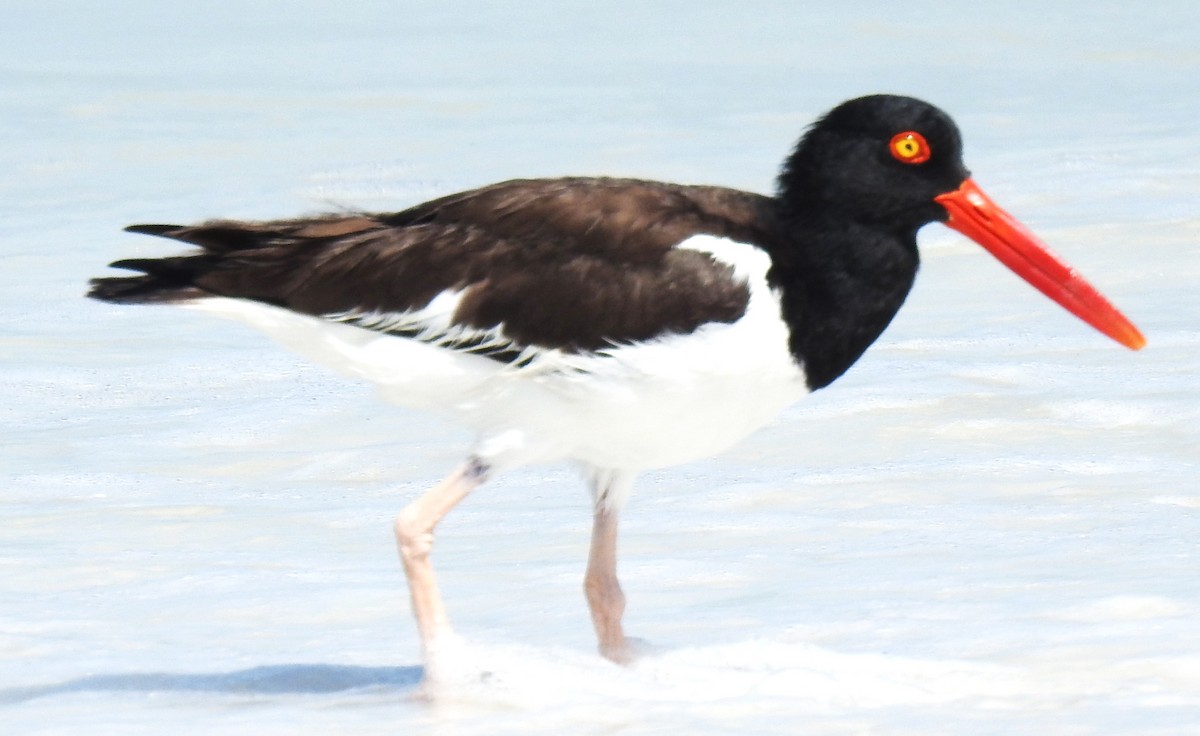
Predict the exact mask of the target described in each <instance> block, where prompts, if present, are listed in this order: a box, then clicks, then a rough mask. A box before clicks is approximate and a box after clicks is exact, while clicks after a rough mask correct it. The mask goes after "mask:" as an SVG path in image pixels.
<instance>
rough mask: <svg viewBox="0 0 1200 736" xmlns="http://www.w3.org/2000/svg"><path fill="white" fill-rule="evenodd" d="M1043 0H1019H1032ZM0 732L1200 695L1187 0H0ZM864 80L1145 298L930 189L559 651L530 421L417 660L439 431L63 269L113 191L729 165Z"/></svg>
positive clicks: (1072, 729) (692, 728)
mask: <svg viewBox="0 0 1200 736" xmlns="http://www.w3.org/2000/svg"><path fill="white" fill-rule="evenodd" d="M1034 18H1036V20H1034ZM0 21H2V25H3V26H4V27H5V29H6V30H5V37H6V38H5V43H4V44H0V111H2V113H3V114H0V140H3V141H4V143H3V144H2V145H0V163H2V164H3V165H2V166H0V212H2V214H3V217H0V248H3V254H4V256H5V258H4V264H5V276H6V278H5V279H4V289H2V290H0V348H2V350H3V354H4V356H5V360H4V361H3V362H2V363H0V380H2V381H3V385H4V386H5V387H6V388H5V391H4V398H3V400H0V419H2V421H0V433H2V435H0V466H2V467H3V469H4V480H5V482H4V484H3V486H0V499H2V501H3V505H4V509H5V513H4V517H3V521H0V570H2V575H0V722H3V723H4V724H5V726H4V731H5V733H14V734H56V733H79V732H87V733H98V734H100V733H133V732H151V733H160V732H168V731H169V732H172V733H181V734H187V733H205V734H212V733H222V734H224V733H247V734H271V733H296V732H313V733H343V732H346V733H349V732H353V733H356V734H365V733H393V732H400V733H426V732H428V733H454V734H458V733H481V734H484V733H486V734H500V733H514V734H515V733H520V734H532V733H546V734H563V733H581V734H588V733H596V734H599V733H606V734H612V733H644V732H662V733H672V732H690V733H731V734H732V733H813V734H844V733H887V734H893V733H899V734H905V733H912V734H917V733H920V734H928V733H1130V734H1134V733H1136V734H1155V733H1172V734H1174V733H1192V732H1195V731H1197V730H1200V623H1197V622H1198V620H1200V618H1198V615H1200V578H1198V577H1197V575H1196V569H1197V564H1196V563H1197V552H1196V539H1197V538H1200V534H1198V532H1200V484H1198V483H1197V481H1196V477H1197V475H1198V472H1197V471H1198V466H1200V451H1198V449H1197V441H1196V437H1197V435H1198V432H1200V398H1198V395H1200V392H1198V390H1197V389H1198V388H1200V386H1198V384H1197V380H1196V365H1197V359H1198V357H1200V328H1198V327H1197V323H1198V318H1200V296H1198V292H1197V289H1196V288H1195V284H1196V283H1197V282H1198V281H1200V246H1198V245H1197V243H1198V242H1200V217H1197V214H1196V212H1197V206H1196V202H1197V201H1198V197H1200V174H1198V172H1200V148H1198V146H1197V137H1196V133H1195V120H1196V119H1198V117H1200V115H1198V113H1200V82H1198V81H1197V80H1200V52H1197V51H1196V48H1195V42H1194V28H1195V27H1196V23H1197V21H1200V10H1197V9H1196V8H1195V6H1194V3H1184V2H1173V3H1159V4H1156V5H1154V6H1153V7H1151V8H1140V9H1137V10H1134V9H1132V8H1131V7H1129V6H1127V5H1126V4H1121V3H1087V4H1083V3H1078V4H1077V3H1060V4H1055V5H1047V4H1045V3H1037V4H1035V3H1004V4H1000V3H997V4H992V5H987V6H981V7H976V8H972V9H971V10H969V11H966V10H962V9H955V10H952V11H950V10H946V9H945V8H944V5H943V4H935V3H921V2H917V3H909V4H907V5H906V6H904V7H903V8H897V7H896V6H895V5H894V4H887V3H872V2H868V3H859V4H857V5H855V6H854V7H853V8H846V9H838V10H834V9H804V8H799V7H797V6H796V4H795V3H790V2H789V3H784V2H779V3H767V2H764V3H755V4H752V5H750V6H744V7H743V6H739V8H738V10H736V11H732V10H729V9H725V8H718V7H717V6H715V5H714V6H705V5H703V4H697V3H694V2H687V3H684V2H662V1H660V2H647V3H639V4H637V5H636V6H631V7H628V8H622V9H615V10H614V9H613V8H612V7H611V6H607V7H592V6H574V5H572V4H569V3H526V4H523V5H522V6H521V7H520V8H519V9H518V8H513V7H504V8H500V7H496V8H479V7H475V6H470V5H466V4H455V3H446V2H439V3H432V2H427V3H406V4H405V5H404V7H403V9H400V8H397V7H396V6H395V4H388V3H369V2H351V3H341V4H339V7H338V8H337V9H336V10H335V9H333V7H332V6H326V5H325V4H321V3H289V4H286V5H283V4H273V3H267V2H259V3H248V4H242V5H239V6H238V9H237V10H236V11H234V10H232V9H230V10H227V11H224V12H222V13H220V14H214V13H213V12H212V11H211V10H210V9H207V8H204V7H200V6H196V7H190V8H189V7H182V8H180V7H171V6H169V5H166V4H152V3H140V2H119V3H110V4H108V5H106V6H105V8H104V9H103V10H98V9H96V8H95V7H93V5H92V4H88V3H71V2H59V3H44V4H38V5H36V6H33V5H30V6H29V7H27V8H12V7H8V8H5V9H4V10H2V11H0ZM875 91H893V92H900V93H909V94H916V95H919V96H922V97H925V98H927V99H929V100H931V101H934V102H936V103H937V104H939V105H941V106H943V107H944V108H945V109H947V110H948V111H950V112H951V113H952V114H953V115H954V116H955V117H956V119H957V120H958V121H959V123H960V125H961V127H962V128H963V129H964V134H965V137H966V142H967V158H968V165H970V166H972V167H973V171H974V174H975V176H976V179H977V180H978V181H979V182H980V183H981V184H983V185H984V186H985V187H986V188H987V189H988V190H989V191H990V193H991V194H992V195H993V196H994V197H995V198H996V199H998V200H999V201H1001V202H1002V203H1003V204H1005V205H1006V206H1007V207H1008V208H1009V209H1010V210H1012V211H1014V212H1015V213H1016V214H1018V215H1019V216H1021V217H1022V219H1023V220H1025V221H1026V222H1027V223H1028V224H1029V225H1030V226H1031V227H1033V229H1035V230H1036V231H1038V232H1039V233H1040V234H1041V235H1042V236H1043V237H1044V238H1045V239H1046V240H1048V241H1050V242H1051V243H1053V244H1054V246H1055V248H1056V249H1057V250H1059V251H1060V252H1061V253H1063V255H1065V256H1066V257H1067V258H1068V259H1069V260H1070V261H1071V262H1072V263H1074V264H1075V265H1076V266H1077V267H1079V268H1080V270H1081V271H1083V272H1084V273H1086V274H1087V275H1088V277H1089V278H1090V279H1092V280H1093V281H1094V282H1095V283H1097V284H1098V285H1100V286H1101V288H1102V289H1103V290H1104V291H1105V292H1106V293H1107V294H1108V295H1109V296H1110V297H1111V298H1112V299H1113V300H1114V301H1116V302H1117V303H1118V304H1119V305H1120V306H1121V307H1122V308H1123V309H1124V310H1125V311H1126V312H1127V313H1128V314H1129V315H1130V316H1131V317H1132V318H1133V319H1134V321H1135V322H1137V323H1138V324H1139V326H1141V327H1142V328H1143V330H1144V331H1145V332H1146V333H1147V335H1148V337H1149V340H1150V345H1149V347H1147V348H1146V349H1145V350H1144V351H1142V352H1140V353H1136V354H1134V353H1129V352H1127V351H1124V350H1122V349H1120V348H1118V347H1116V346H1114V345H1112V344H1110V343H1108V342H1107V341H1106V340H1104V339H1103V338H1101V337H1098V336H1096V335H1095V334H1093V333H1091V332H1090V331H1089V330H1087V328H1085V327H1083V326H1081V325H1080V324H1079V323H1077V322H1076V321H1075V320H1073V318H1071V317H1070V316H1069V315H1066V314H1065V313H1061V312H1060V311H1059V310H1058V308H1057V307H1055V306H1054V305H1052V304H1050V303H1049V302H1047V301H1046V300H1044V299H1043V298H1042V297H1040V296H1039V295H1037V294H1036V293H1035V292H1033V291H1032V290H1030V289H1029V288H1028V287H1027V286H1025V285H1023V284H1021V283H1020V282H1019V281H1018V280H1017V279H1015V278H1014V277H1012V276H1011V275H1010V274H1008V273H1007V272H1006V271H1004V270H1003V269H1002V268H1000V267H998V266H997V265H996V264H995V263H994V262H992V261H991V259H990V258H988V257H987V256H986V255H983V254H982V253H981V252H980V251H979V250H978V249H977V248H975V247H974V246H973V245H971V244H969V243H965V242H963V240H962V239H961V238H960V237H959V236H957V235H955V234H953V233H951V232H949V231H947V230H945V229H944V228H938V227H936V226H931V227H930V228H928V230H927V231H926V232H923V233H922V246H923V250H924V266H923V269H922V273H921V276H920V278H919V280H918V286H917V288H916V290H915V291H914V292H913V294H912V296H911V297H910V299H909V303H908V304H907V305H906V307H905V309H904V310H903V311H902V312H901V314H900V316H899V317H898V318H897V320H896V322H895V323H894V325H893V326H892V327H891V328H890V329H889V331H888V333H887V334H886V335H885V336H884V338H883V339H881V341H880V342H879V344H878V345H877V346H875V347H874V348H873V349H872V351H870V352H869V353H868V355H867V357H866V358H864V360H863V361H862V362H861V363H860V364H859V365H858V366H856V367H855V369H854V370H852V371H851V372H850V373H849V374H848V375H847V376H846V377H844V378H843V379H842V380H840V381H839V382H838V383H836V384H835V385H834V386H833V387H831V388H830V389H828V390H826V391H822V392H819V393H817V394H815V395H814V396H812V397H811V398H810V399H808V400H806V401H805V402H803V403H801V404H799V405H797V406H795V407H794V408H792V409H790V410H789V411H788V412H786V413H785V415H784V416H782V417H781V418H780V420H779V421H778V422H777V423H776V425H775V426H773V427H771V428H768V429H767V430H764V431H763V432H761V433H759V434H758V435H756V436H754V437H753V438H751V439H750V440H748V441H747V442H746V443H744V444H743V445H742V446H740V447H738V448H737V449H735V450H733V451H731V452H729V453H727V454H726V455H724V456H722V457H720V458H714V459H712V460H708V461H705V462H701V463H696V464H693V465H688V466H685V467H681V468H676V469H672V470H666V471H661V472H655V473H649V474H647V475H646V476H645V477H643V478H642V479H641V481H640V483H639V486H638V489H637V492H636V494H635V497H634V500H633V501H632V503H631V504H630V507H629V509H628V512H627V513H626V515H625V520H624V522H623V539H622V570H621V571H622V577H623V582H624V584H625V588H626V592H627V594H628V596H629V601H630V608H629V613H628V622H629V628H630V630H631V631H632V632H633V633H634V634H636V635H638V636H640V637H642V638H644V639H646V640H647V641H648V642H649V643H650V645H651V647H652V649H651V651H650V653H648V654H647V655H646V656H645V657H644V658H643V659H642V660H641V661H640V662H639V663H638V664H637V665H636V666H634V667H632V668H630V669H620V668H617V667H615V666H612V665H610V664H608V663H606V662H604V661H603V660H601V659H599V658H598V657H597V656H596V655H594V654H593V652H592V646H593V642H592V635H591V629H590V624H589V622H588V619H587V614H586V611H585V607H584V604H583V600H582V595H581V591H580V577H581V574H582V567H583V563H584V559H585V556H586V548H587V532H588V525H589V514H588V509H587V498H586V493H585V491H584V488H583V484H582V482H581V481H580V480H579V479H577V478H576V477H575V476H574V474H573V473H572V472H571V471H570V470H569V469H566V468H559V467H549V468H530V469H525V470H522V471H519V472H514V473H511V474H509V475H507V476H505V477H502V478H500V479H498V480H497V481H496V482H494V483H493V484H491V485H489V486H488V487H486V488H485V489H484V490H482V491H481V492H479V493H478V494H477V495H476V496H475V497H473V498H471V499H470V500H469V501H468V502H467V503H465V504H464V505H463V506H462V507H461V508H459V509H457V510H456V511H455V512H454V514H452V515H451V516H450V517H449V518H448V519H447V520H446V522H445V523H444V525H443V526H442V527H440V528H439V529H440V537H439V545H438V548H437V564H438V565H439V573H440V575H441V578H442V584H443V589H444V592H445V594H446V598H447V603H448V606H449V608H450V612H451V614H452V616H453V617H454V619H455V622H456V624H457V626H458V629H459V630H460V632H461V633H462V634H463V635H464V637H465V639H466V642H465V643H464V644H463V646H462V648H461V651H458V652H456V654H455V656H454V657H452V658H450V659H449V662H448V664H447V676H446V681H445V682H444V683H442V684H441V685H440V686H439V687H437V688H435V689H433V690H432V691H431V690H427V689H423V688H422V687H421V686H420V685H419V681H420V676H421V669H420V663H419V653H418V646H417V641H416V637H415V630H414V627H413V625H412V623H411V620H410V618H409V615H408V608H407V597H406V595H405V592H404V588H403V581H402V578H401V575H400V571H399V566H398V564H397V562H396V560H395V552H394V546H393V541H392V539H391V532H390V520H391V518H392V516H393V515H394V514H395V512H396V511H397V510H398V509H399V508H400V507H401V506H402V505H403V503H404V502H405V500H406V499H408V498H411V497H412V496H413V495H414V494H416V493H418V492H419V491H420V490H421V489H423V488H425V487H427V486H428V485H430V484H431V483H432V482H434V481H435V480H436V479H437V478H438V477H439V476H440V475H442V474H443V473H445V472H446V471H447V470H448V469H450V468H451V467H453V466H454V465H455V464H456V463H457V462H458V460H459V459H460V456H461V454H462V452H463V451H464V449H465V446H466V443H467V442H468V441H469V437H468V436H467V435H466V434H464V433H463V432H461V431H460V430H458V429H456V428H454V427H451V426H448V425H445V424H442V423H440V422H439V421H438V420H436V419H434V418H431V417H427V416H424V415H417V414H410V413H407V412H404V411H402V410H398V409H395V408H392V407H388V406H384V405H382V404H379V403H378V402H377V401H376V400H375V399H374V398H373V396H372V395H371V392H370V390H369V388H367V387H363V386H358V385H354V384H352V383H346V382H344V381H342V380H341V379H338V378H336V377H332V376H329V375H327V374H325V373H324V372H322V371H321V370H320V369H317V368H314V367H311V366H308V365H305V364H304V363H302V362H300V361H298V360H297V359H294V358H293V357H291V356H290V355H287V354H285V353H283V352H282V351H279V350H277V349H276V348H274V347H273V346H271V345H270V344H268V343H267V342H266V341H265V340H263V339H262V338H260V337H259V336H258V335H256V334H253V333H251V332H249V331H248V330H245V329H243V328H241V327H239V326H237V325H232V324H226V323H223V322H220V321H218V320H213V319H211V318H205V317H203V316H201V315H196V314H191V313H187V312H184V311H182V310H169V309H138V308H128V309H124V308H114V307H109V306H104V305H99V304H95V303H90V302H87V301H85V300H84V299H82V298H81V293H82V290H83V285H84V282H85V281H86V279H87V278H88V277H90V276H94V275H99V274H101V273H102V271H103V269H102V267H103V264H104V263H106V262H108V261H110V260H113V259H115V258H118V257H131V256H137V255H158V254H162V253H163V252H164V251H163V244H161V243H157V242H154V241H153V240H151V239H148V238H139V237H135V236H132V235H125V234H122V233H121V232H120V231H119V228H120V227H121V226H123V225H125V224H127V223H130V222H143V221H192V220H199V219H204V218H207V217H213V216H231V217H259V218H265V217H275V216H286V215H291V214H294V213H297V212H311V211H319V210H323V209H330V208H357V207H362V208H368V209H398V208H401V207H403V206H406V205H408V204H412V203H414V202H416V201H419V200H421V199H425V198H428V197H430V196H434V195H436V194H440V193H446V192H450V191H454V190H456V189H460V188H464V187H468V186H473V185H476V184H482V183H486V182H488V181H493V180H498V179H503V178H509V177H514V176H541V175H557V174H569V173H605V174H617V175H634V176H646V177H654V178H664V179H674V180H685V181H693V182H705V183H721V184H728V185H733V186H740V187H745V188H749V189H754V190H759V191H766V190H769V188H770V187H771V182H772V178H773V176H774V173H775V167H776V166H777V165H778V162H779V160H780V159H781V158H782V157H783V155H784V154H785V152H786V151H787V150H788V148H789V147H790V146H791V145H792V144H793V143H794V140H795V138H796V137H797V136H798V135H799V133H800V132H801V130H802V129H803V127H804V126H805V125H806V124H807V123H808V122H810V121H811V120H812V118H813V117H814V116H815V115H817V114H819V113H820V112H822V111H824V110H825V109H827V108H828V107H830V106H831V105H833V104H835V103H837V102H838V101H840V100H842V99H844V98H847V97H851V96H855V95H858V94H864V93H869V92H875Z"/></svg>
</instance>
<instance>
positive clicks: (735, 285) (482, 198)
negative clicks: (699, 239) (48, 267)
mask: <svg viewBox="0 0 1200 736" xmlns="http://www.w3.org/2000/svg"><path fill="white" fill-rule="evenodd" d="M770 202H771V200H769V199H767V198H765V197H762V196H759V195H754V194H749V193H745V192H738V191H735V190H730V189H722V188H717V187H688V186H678V185H669V184H660V183H656V182H643V181H631V180H617V179H551V180H517V181H510V182H504V183H501V184H496V185H493V186H489V187H484V188H482V189H476V190H473V191H469V192H464V193H461V194H456V195H452V196H448V197H444V198H441V199H438V200H434V201H431V202H427V203H425V204H421V205H418V206H416V207H413V208H411V209H408V210H404V211H403V212H398V213H393V214H384V215H352V216H326V217H320V218H311V219H300V220H287V221H276V222H266V223H244V222H231V221H214V222H209V223H205V224H202V225H198V226H194V227H173V226H134V227H132V228H130V229H131V230H133V231H136V232H144V233H149V234H154V235H160V236H164V237H169V238H173V239H176V240H182V241H184V242H188V243H192V244H195V245H199V246H201V248H203V251H202V252H201V253H198V254H195V255H186V256H180V257H175V258H162V259H144V260H130V261H119V262H117V263H115V264H113V265H114V266H117V267H121V268H130V269H134V270H140V271H144V272H145V274H144V275H141V276H136V277H128V278H115V279H113V278H109V279H96V280H95V281H94V282H93V290H92V293H91V296H94V297H96V298H100V299H105V300H108V301H118V302H153V301H160V302H161V301H180V300H186V299H195V298H202V297H206V296H214V295H217V296H230V297H239V298H244V299H254V300H258V301H262V302H266V303H269V304H275V305H279V306H283V307H287V308H289V309H293V310H296V311H299V312H304V313H307V314H313V315H318V316H333V315H337V316H339V317H341V318H345V316H346V315H353V314H362V315H375V316H376V317H378V315H391V314H396V315H399V314H404V313H411V312H414V311H415V310H420V309H421V308H422V307H424V306H425V305H427V304H428V303H429V302H430V301H431V300H432V299H433V298H434V297H435V296H437V295H438V294H440V293H442V292H444V291H447V290H453V291H457V292H461V293H462V299H461V301H460V302H459V305H458V308H457V311H456V313H455V314H454V317H453V321H454V323H455V325H457V326H461V327H465V328H470V329H475V330H494V329H496V328H501V329H502V330H503V333H504V335H505V337H507V338H508V339H510V340H512V341H513V342H515V343H516V344H517V345H518V346H540V347H550V348H562V349H567V350H594V349H597V348H600V347H604V346H606V345H609V344H612V343H620V342H626V341H630V340H642V339H648V338H651V337H654V336H656V335H661V334H666V333H689V332H691V331H693V330H695V329H696V328H698V327H699V326H701V325H703V324H705V323H708V322H730V321H732V320H735V319H737V318H738V317H739V316H741V314H742V313H743V312H744V310H745V306H746V303H747V300H748V298H749V292H748V289H747V286H746V285H745V283H743V282H741V281H739V280H738V279H736V278H735V277H734V274H733V271H732V269H731V268H730V267H729V266H727V265H725V264H722V263H719V262H717V261H715V260H713V259H712V258H711V257H709V256H708V255H706V254H704V253H700V252H697V251H692V250H681V249H674V248H673V246H675V245H676V244H678V243H679V242H681V241H683V240H685V239H687V238H688V237H690V236H691V235H695V234H700V233H708V234H713V235H718V236H725V237H730V238H733V239H736V240H740V241H743V242H750V243H760V244H762V243H763V242H764V239H765V238H766V231H765V230H764V229H762V228H760V227H759V226H758V225H757V224H756V223H759V222H762V221H763V220H764V219H765V218H767V217H769V213H770ZM374 323H376V324H387V323H388V320H378V319H376V320H374ZM364 324H366V323H364Z"/></svg>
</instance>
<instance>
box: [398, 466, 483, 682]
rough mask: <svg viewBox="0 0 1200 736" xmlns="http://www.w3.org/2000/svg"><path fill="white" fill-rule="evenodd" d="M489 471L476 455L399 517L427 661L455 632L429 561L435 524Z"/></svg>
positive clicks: (410, 588) (402, 548) (403, 556)
mask: <svg viewBox="0 0 1200 736" xmlns="http://www.w3.org/2000/svg"><path fill="white" fill-rule="evenodd" d="M488 472H489V468H488V466H487V465H486V464H484V462H483V461H482V460H480V459H478V458H475V457H472V458H471V459H469V460H468V461H467V462H465V463H463V465H461V466H460V467H459V468H458V469H457V470H455V471H454V472H453V473H451V474H450V475H449V476H447V477H446V478H445V479H444V480H443V481H442V482H441V483H438V484H437V485H436V486H434V487H433V488H431V489H430V490H428V491H426V492H425V494H424V495H423V496H421V497H420V498H418V499H417V500H415V501H413V502H412V503H410V504H409V505H408V506H405V507H404V510H403V511H401V512H400V514H399V515H398V516H397V517H396V543H397V544H398V545H399V547H400V559H401V560H402V561H403V562H404V574H405V576H406V577H407V578H408V591H409V594H410V595H411V596H412V609H413V615H414V616H416V619H417V631H418V632H419V633H420V636H421V648H422V650H423V652H424V655H425V661H426V662H427V663H428V662H429V661H430V654H431V652H432V650H433V648H434V645H435V643H436V641H437V639H438V638H439V637H444V636H446V635H448V634H450V633H451V629H450V619H449V618H447V616H446V607H445V605H444V604H443V603H442V596H441V593H439V592H438V587H437V580H436V579H435V578H434V576H433V566H432V565H431V564H430V562H429V553H430V551H431V550H432V549H433V528H434V527H435V526H437V523H438V522H439V521H441V520H442V517H444V516H445V515H446V514H447V513H449V512H450V509H452V508H454V506H455V505H456V504H458V502H459V501H461V500H463V499H464V498H466V496H467V494H468V493H470V492H471V491H473V490H475V489H476V488H478V487H479V486H480V484H482V483H483V482H484V481H485V480H487V476H488Z"/></svg>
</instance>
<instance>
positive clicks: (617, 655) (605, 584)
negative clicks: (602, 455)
mask: <svg viewBox="0 0 1200 736" xmlns="http://www.w3.org/2000/svg"><path fill="white" fill-rule="evenodd" d="M632 483H633V477H632V475H626V474H622V473H616V472H599V471H597V472H594V473H593V474H592V500H593V503H594V511H593V517H592V545H591V549H590V551H589V553H588V565H587V573H586V574H585V575H584V578H583V590H584V593H585V594H586V595H587V602H588V608H589V609H590V610H591V614H592V625H593V626H595V627H596V639H597V641H598V643H599V646H600V654H602V655H604V656H605V657H606V658H608V659H611V660H612V661H614V662H617V663H618V664H628V663H629V662H630V661H631V660H632V659H633V657H632V654H631V652H630V650H629V642H628V641H627V640H626V638H625V630H624V629H623V628H622V626H621V616H622V615H624V613H625V594H624V593H623V592H622V591H621V584H620V582H619V581H618V580H617V516H618V514H619V512H620V507H621V506H622V505H623V504H624V502H625V500H626V499H627V498H628V496H629V489H630V486H631V485H632Z"/></svg>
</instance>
